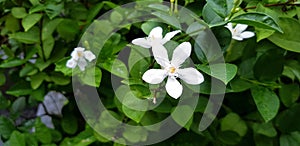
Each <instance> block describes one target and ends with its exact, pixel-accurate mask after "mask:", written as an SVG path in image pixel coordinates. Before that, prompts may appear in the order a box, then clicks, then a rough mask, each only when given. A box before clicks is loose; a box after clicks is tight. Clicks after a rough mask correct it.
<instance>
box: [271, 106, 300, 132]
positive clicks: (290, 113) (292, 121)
mask: <svg viewBox="0 0 300 146" xmlns="http://www.w3.org/2000/svg"><path fill="white" fill-rule="evenodd" d="M299 114H300V105H299V104H296V105H295V106H292V107H291V108H289V109H287V110H285V111H283V112H281V113H280V114H279V115H278V116H277V118H276V126H277V127H278V129H279V130H280V131H282V132H284V133H290V132H294V131H300V124H299V122H300V117H299Z"/></svg>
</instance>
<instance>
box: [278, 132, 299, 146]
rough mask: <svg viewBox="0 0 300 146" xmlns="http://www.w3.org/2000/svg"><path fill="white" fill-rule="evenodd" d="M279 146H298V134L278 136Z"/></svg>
mask: <svg viewBox="0 0 300 146" xmlns="http://www.w3.org/2000/svg"><path fill="white" fill-rule="evenodd" d="M280 145H281V146H298V145H300V133H299V132H292V133H291V134H283V135H281V136H280Z"/></svg>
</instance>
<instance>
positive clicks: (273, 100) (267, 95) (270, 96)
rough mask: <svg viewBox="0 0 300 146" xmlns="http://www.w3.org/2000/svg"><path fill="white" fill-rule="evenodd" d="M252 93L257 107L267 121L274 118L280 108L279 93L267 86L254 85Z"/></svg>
mask: <svg viewBox="0 0 300 146" xmlns="http://www.w3.org/2000/svg"><path fill="white" fill-rule="evenodd" d="M251 94H252V97H253V99H254V101H255V104H256V107H257V109H258V111H259V113H260V114H261V116H262V117H263V118H264V120H265V121H266V122H268V121H270V120H272V119H273V118H274V117H275V116H276V115H277V112H278V110H279V106H280V103H279V98H278V97H277V95H276V94H275V93H274V92H273V91H270V90H269V89H268V88H265V87H260V86H256V87H252V88H251Z"/></svg>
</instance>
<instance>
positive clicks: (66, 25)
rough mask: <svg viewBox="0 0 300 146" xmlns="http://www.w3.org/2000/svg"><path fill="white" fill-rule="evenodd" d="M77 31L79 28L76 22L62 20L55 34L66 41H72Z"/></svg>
mask: <svg viewBox="0 0 300 146" xmlns="http://www.w3.org/2000/svg"><path fill="white" fill-rule="evenodd" d="M79 29H80V27H79V25H78V23H77V21H74V20H72V19H64V20H62V21H61V22H60V23H59V24H58V26H57V32H58V33H59V35H60V36H61V37H62V38H64V39H66V40H67V41H71V40H73V39H74V38H75V36H76V34H77V33H78V32H79Z"/></svg>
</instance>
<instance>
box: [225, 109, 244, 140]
mask: <svg viewBox="0 0 300 146" xmlns="http://www.w3.org/2000/svg"><path fill="white" fill-rule="evenodd" d="M221 130H222V131H234V132H236V133H238V134H239V135H240V136H241V137H243V136H245V135H246V133H247V130H248V127H247V125H246V122H245V121H244V120H243V119H241V118H240V116H239V115H238V114H236V113H229V114H227V115H226V116H225V117H224V118H223V119H221Z"/></svg>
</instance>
